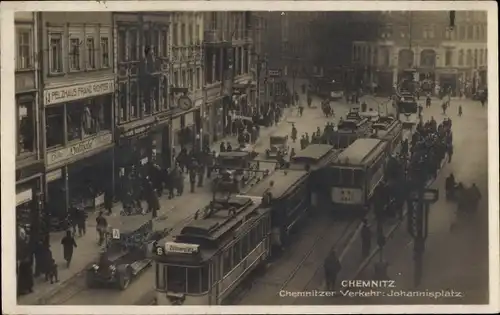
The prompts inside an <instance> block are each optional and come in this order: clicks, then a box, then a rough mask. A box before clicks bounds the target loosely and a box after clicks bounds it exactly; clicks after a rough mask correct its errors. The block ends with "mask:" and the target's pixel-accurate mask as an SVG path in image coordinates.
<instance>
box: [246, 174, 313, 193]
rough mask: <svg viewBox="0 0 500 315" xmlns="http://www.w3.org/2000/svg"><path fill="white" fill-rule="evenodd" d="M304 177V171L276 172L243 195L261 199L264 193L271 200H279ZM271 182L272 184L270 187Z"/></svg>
mask: <svg viewBox="0 0 500 315" xmlns="http://www.w3.org/2000/svg"><path fill="white" fill-rule="evenodd" d="M305 176H307V171H305V170H289V171H287V170H277V171H276V172H274V173H273V174H271V175H269V176H267V177H265V178H264V179H263V180H262V181H261V182H260V183H258V184H257V185H255V186H253V187H252V188H251V189H250V190H249V191H248V192H247V193H246V194H245V195H248V196H256V197H262V196H263V195H264V193H265V192H269V193H271V195H272V196H273V198H275V199H279V198H281V197H283V195H284V194H286V192H287V191H288V190H289V189H290V188H291V187H293V186H295V185H296V184H297V183H298V182H299V181H301V180H302V178H304V177H305ZM271 181H272V182H273V185H272V186H271Z"/></svg>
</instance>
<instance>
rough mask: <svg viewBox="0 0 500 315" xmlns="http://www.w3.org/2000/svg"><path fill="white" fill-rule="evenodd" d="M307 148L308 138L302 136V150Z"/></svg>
mask: <svg viewBox="0 0 500 315" xmlns="http://www.w3.org/2000/svg"><path fill="white" fill-rule="evenodd" d="M306 147H307V145H306V137H305V135H302V137H301V138H300V149H301V150H304V149H305V148H306Z"/></svg>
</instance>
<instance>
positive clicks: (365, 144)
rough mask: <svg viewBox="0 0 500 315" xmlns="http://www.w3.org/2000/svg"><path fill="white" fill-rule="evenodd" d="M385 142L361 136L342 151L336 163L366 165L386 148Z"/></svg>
mask: <svg viewBox="0 0 500 315" xmlns="http://www.w3.org/2000/svg"><path fill="white" fill-rule="evenodd" d="M385 146H386V144H385V142H383V141H382V140H380V139H373V138H361V139H357V140H356V141H354V142H353V143H352V144H351V145H350V146H348V147H347V148H346V149H345V150H344V151H342V152H341V153H340V154H339V156H338V158H337V160H336V161H335V164H342V163H348V164H350V165H366V164H369V163H371V162H372V160H373V159H375V158H376V157H377V156H379V155H380V154H381V153H382V152H383V151H384V149H385Z"/></svg>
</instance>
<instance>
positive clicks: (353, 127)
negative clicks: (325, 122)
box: [326, 110, 372, 149]
mask: <svg viewBox="0 0 500 315" xmlns="http://www.w3.org/2000/svg"><path fill="white" fill-rule="evenodd" d="M371 124H372V123H371V122H370V120H369V119H367V118H363V117H361V116H360V115H359V111H355V110H354V111H350V112H349V113H348V114H347V116H346V119H343V120H341V121H339V123H338V126H337V130H335V131H334V132H333V133H331V135H329V137H330V139H326V142H327V143H330V144H331V145H333V146H334V148H335V149H345V148H347V147H348V146H349V145H350V144H351V143H353V142H354V141H356V139H359V138H363V137H366V136H369V134H370V127H371Z"/></svg>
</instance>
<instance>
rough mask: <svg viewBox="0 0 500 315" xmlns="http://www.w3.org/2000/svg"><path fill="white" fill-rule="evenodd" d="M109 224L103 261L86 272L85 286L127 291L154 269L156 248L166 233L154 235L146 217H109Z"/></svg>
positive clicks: (149, 221)
mask: <svg viewBox="0 0 500 315" xmlns="http://www.w3.org/2000/svg"><path fill="white" fill-rule="evenodd" d="M108 222H109V226H108V229H107V230H106V232H105V234H106V235H105V242H104V244H103V247H102V248H101V253H100V257H99V259H98V260H97V261H96V262H95V263H93V264H92V265H91V266H90V267H89V268H88V269H87V270H86V283H87V287H89V288H94V287H105V286H111V287H115V288H117V289H120V290H125V289H127V288H128V286H129V284H130V282H131V281H132V279H133V278H135V277H136V276H138V275H139V274H140V273H141V272H142V271H144V270H145V269H147V268H148V267H150V266H151V263H152V258H151V251H152V248H153V244H154V242H155V241H156V239H158V238H162V237H163V235H164V233H160V234H158V233H156V234H155V233H153V222H152V220H151V219H146V217H144V216H143V215H134V216H118V217H114V218H111V217H110V219H109V220H108Z"/></svg>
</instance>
